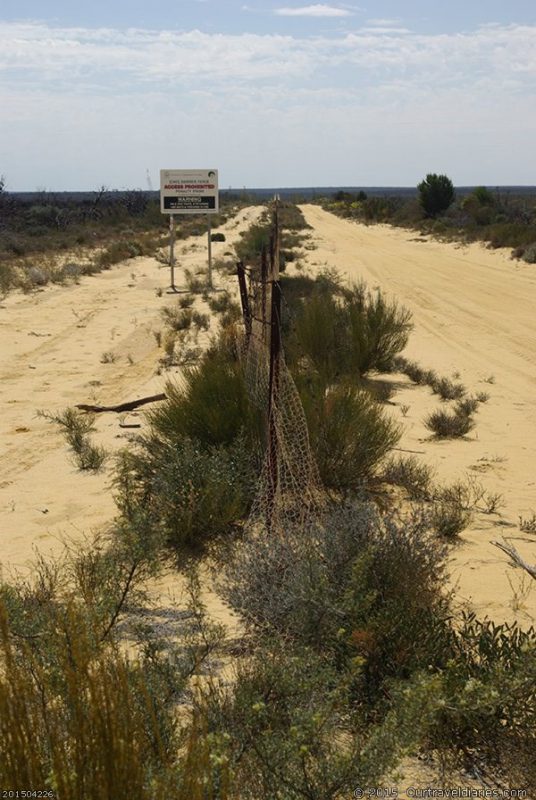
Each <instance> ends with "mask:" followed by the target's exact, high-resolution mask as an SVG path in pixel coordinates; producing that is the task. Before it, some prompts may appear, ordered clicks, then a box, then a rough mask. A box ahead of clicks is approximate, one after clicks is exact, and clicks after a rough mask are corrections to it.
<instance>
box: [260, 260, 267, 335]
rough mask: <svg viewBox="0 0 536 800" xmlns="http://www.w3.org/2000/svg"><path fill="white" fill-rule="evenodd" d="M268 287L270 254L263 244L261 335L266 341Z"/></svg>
mask: <svg viewBox="0 0 536 800" xmlns="http://www.w3.org/2000/svg"><path fill="white" fill-rule="evenodd" d="M267 287H268V256H267V253H266V247H265V246H264V245H263V248H262V250H261V325H262V330H261V336H262V340H263V341H266V328H267V314H266V311H267V302H266V298H267V291H266V290H267Z"/></svg>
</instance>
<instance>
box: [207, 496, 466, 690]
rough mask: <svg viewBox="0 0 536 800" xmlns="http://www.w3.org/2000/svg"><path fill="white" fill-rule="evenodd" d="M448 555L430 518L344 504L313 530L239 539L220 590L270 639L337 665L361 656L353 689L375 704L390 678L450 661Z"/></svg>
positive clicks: (346, 663) (345, 663)
mask: <svg viewBox="0 0 536 800" xmlns="http://www.w3.org/2000/svg"><path fill="white" fill-rule="evenodd" d="M446 555H447V548H446V546H445V544H444V543H442V542H441V541H440V540H439V538H438V537H437V536H436V535H435V534H434V532H433V530H432V529H431V528H430V524H429V520H428V518H427V517H426V515H420V514H415V515H414V516H410V517H407V518H400V519H398V518H396V517H395V516H392V515H385V516H383V517H381V516H380V515H379V514H378V513H377V511H376V510H375V509H374V508H373V507H372V506H371V505H368V504H366V503H361V504H359V503H351V504H348V505H341V504H338V505H333V506H331V507H329V508H328V509H327V511H326V514H325V516H324V517H323V518H322V519H320V520H319V521H318V523H317V524H315V525H313V526H312V527H311V528H310V529H306V530H301V531H295V530H294V531H288V532H287V533H286V534H285V535H284V536H280V537H277V539H276V538H274V537H272V538H271V539H269V540H268V539H266V537H251V538H250V539H248V540H247V541H246V542H245V543H242V544H241V545H240V547H239V548H238V549H237V551H236V555H235V558H234V560H232V561H231V562H230V564H229V565H228V567H227V569H226V572H225V580H222V582H221V586H220V592H221V593H222V594H223V596H224V597H225V598H226V599H227V600H228V602H229V603H230V604H231V605H232V606H233V607H234V608H235V609H236V610H237V611H238V612H239V613H241V614H242V615H243V616H244V618H245V619H246V620H247V621H248V622H249V623H250V624H251V625H253V626H254V627H255V628H258V629H260V630H262V631H266V632H267V633H268V634H269V635H274V634H275V633H276V632H277V633H278V634H279V635H281V636H283V637H284V638H285V639H286V640H287V641H288V642H299V643H301V644H302V645H305V646H307V647H312V648H313V649H315V650H317V651H318V652H321V653H323V654H324V655H325V656H329V658H330V659H331V660H332V663H334V664H337V665H338V666H339V667H340V668H342V667H343V666H344V665H346V666H349V664H350V662H352V663H353V661H352V660H353V659H359V664H360V672H359V675H358V676H355V680H354V687H355V692H356V694H357V695H358V696H359V697H360V699H361V700H365V699H366V701H367V702H370V703H374V702H376V701H377V700H378V698H379V696H380V695H381V691H382V686H384V685H385V682H386V681H388V680H391V679H392V678H394V677H396V678H402V677H407V676H408V675H409V674H411V672H412V670H414V669H417V668H419V666H420V667H421V668H423V669H426V668H427V667H428V665H429V664H436V665H441V664H445V663H446V660H447V659H448V642H449V637H450V633H449V627H448V619H449V617H450V613H451V612H450V608H449V601H448V595H447V593H446V592H444V589H443V585H444V575H445V563H446Z"/></svg>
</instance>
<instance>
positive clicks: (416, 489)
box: [382, 456, 433, 500]
mask: <svg viewBox="0 0 536 800" xmlns="http://www.w3.org/2000/svg"><path fill="white" fill-rule="evenodd" d="M432 477H433V471H432V470H431V468H430V467H429V466H428V465H427V464H423V463H421V462H420V461H419V460H418V459H417V458H415V456H396V457H395V458H391V459H390V460H389V461H388V462H387V464H386V465H385V467H384V468H383V471H382V478H383V479H384V480H385V481H387V483H392V484H395V486H402V487H403V488H404V489H405V490H406V491H407V493H408V496H409V497H410V498H411V499H412V500H427V499H429V497H430V495H431V491H432Z"/></svg>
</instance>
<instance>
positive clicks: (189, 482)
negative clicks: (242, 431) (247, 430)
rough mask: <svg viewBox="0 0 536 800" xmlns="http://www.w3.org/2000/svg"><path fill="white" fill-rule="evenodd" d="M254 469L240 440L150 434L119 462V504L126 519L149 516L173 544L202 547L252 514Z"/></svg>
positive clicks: (254, 482) (169, 542) (117, 485)
mask: <svg viewBox="0 0 536 800" xmlns="http://www.w3.org/2000/svg"><path fill="white" fill-rule="evenodd" d="M255 467H256V465H255V463H254V461H253V459H252V456H251V452H250V450H249V448H248V446H247V445H246V443H245V442H244V440H243V439H241V438H239V439H236V440H235V441H234V442H233V443H232V444H230V445H229V446H228V447H224V446H221V445H220V446H214V445H212V446H211V445H209V446H202V445H201V444H200V443H199V442H198V441H196V440H192V439H188V438H184V437H182V438H180V439H177V440H175V441H169V440H163V439H159V438H157V437H155V436H149V437H146V438H145V439H142V440H141V441H140V443H139V450H138V451H136V452H135V453H123V455H122V457H121V458H120V460H119V465H118V469H117V472H116V481H115V485H116V491H117V503H118V506H119V509H120V511H121V512H122V514H123V516H124V518H125V519H126V520H127V521H128V520H131V519H136V518H137V517H139V516H140V515H141V514H143V515H146V516H147V517H148V519H149V520H150V523H151V525H153V526H154V527H155V528H156V529H157V530H159V531H162V534H163V536H164V537H165V539H166V541H167V543H168V544H169V545H171V546H173V547H178V548H182V547H185V546H186V547H188V548H196V549H197V548H201V547H202V546H203V545H204V544H205V543H206V542H207V541H208V540H209V539H210V538H211V537H213V536H215V535H217V534H221V533H224V532H226V531H228V530H229V529H230V528H231V527H233V526H234V525H236V524H237V523H238V522H239V521H240V520H241V519H243V517H244V516H246V515H247V513H248V511H249V508H250V505H251V502H252V499H253V495H254V491H255V487H256V482H257V470H256V468H255Z"/></svg>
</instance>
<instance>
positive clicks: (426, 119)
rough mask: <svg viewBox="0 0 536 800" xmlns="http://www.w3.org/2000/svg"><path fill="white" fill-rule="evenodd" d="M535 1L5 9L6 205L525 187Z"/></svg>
mask: <svg viewBox="0 0 536 800" xmlns="http://www.w3.org/2000/svg"><path fill="white" fill-rule="evenodd" d="M535 143H536V2H535V0H449V2H441V3H440V2H431V0H358V2H355V3H354V2H335V0H333V1H332V0H326V2H314V0H313V2H308V0H248V1H247V2H244V1H243V0H236V1H235V0H172V2H171V1H170V0H165V1H164V0H92V2H88V1H87V0H84V2H81V1H80V0H0V175H4V176H5V179H6V186H7V188H8V189H9V190H12V191H34V190H36V189H48V190H50V191H54V190H57V191H59V190H95V189H97V188H99V187H101V186H106V187H108V188H110V189H124V188H143V189H145V188H148V187H149V185H152V186H153V187H154V188H158V186H159V170H160V169H161V168H170V169H171V168H173V169H182V168H207V169H208V168H210V169H212V168H217V169H219V177H220V187H221V188H228V187H229V186H231V187H234V188H242V187H243V186H246V187H271V186H274V187H276V186H277V187H284V186H300V187H322V186H414V185H416V184H417V183H418V182H419V181H420V180H421V179H422V178H423V177H424V176H425V175H426V174H427V173H429V172H437V173H445V174H447V175H449V177H451V179H452V180H453V182H454V183H455V185H457V186H462V185H480V184H482V185H488V186H497V185H513V184H521V185H534V184H536V159H535V150H536V147H535Z"/></svg>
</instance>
